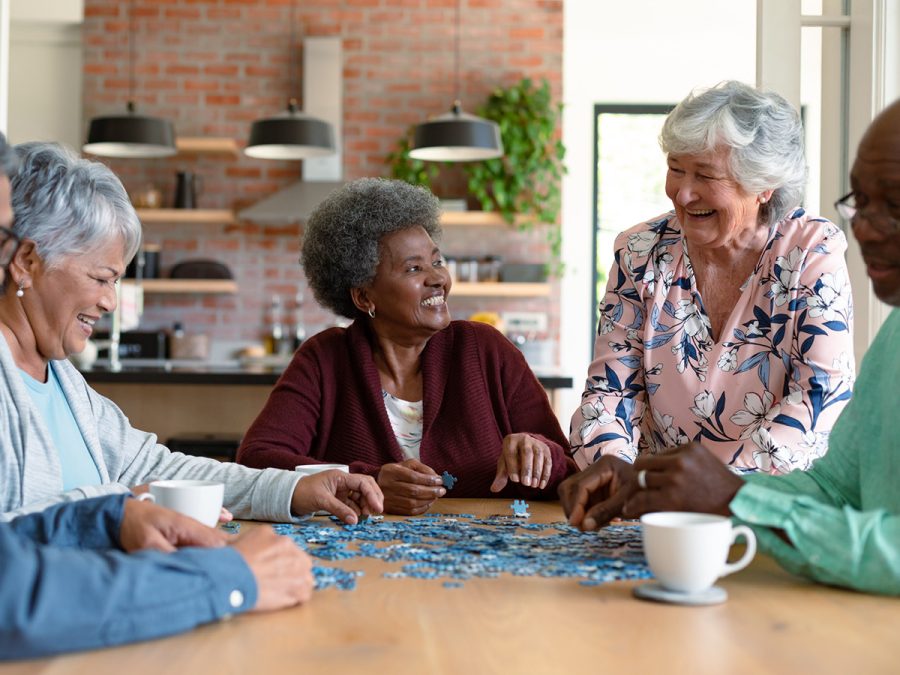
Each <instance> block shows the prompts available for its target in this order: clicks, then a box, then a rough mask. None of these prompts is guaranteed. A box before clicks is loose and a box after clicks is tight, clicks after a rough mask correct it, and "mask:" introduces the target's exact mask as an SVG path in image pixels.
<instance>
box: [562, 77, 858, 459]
mask: <svg viewBox="0 0 900 675" xmlns="http://www.w3.org/2000/svg"><path fill="white" fill-rule="evenodd" d="M660 144H661V146H662V149H663V151H664V152H665V153H666V155H667V164H668V173H667V175H666V195H667V196H668V197H669V199H671V200H672V204H673V206H674V210H672V211H670V212H669V213H666V214H663V215H661V216H658V217H656V218H653V219H651V220H648V221H646V222H644V223H641V224H640V225H637V226H635V227H632V228H631V229H629V230H626V231H625V232H623V233H622V234H621V235H619V237H618V238H617V239H616V244H615V263H614V264H613V267H612V269H611V271H610V274H609V282H608V284H607V289H606V295H605V297H604V299H603V301H602V302H601V304H600V308H599V311H600V317H599V323H598V328H597V338H596V343H595V347H594V361H593V362H592V363H591V365H590V367H589V369H588V377H587V381H586V385H585V391H584V393H583V395H582V404H581V406H580V408H579V409H578V410H577V411H576V412H575V414H574V416H573V417H572V424H571V431H570V443H571V447H572V452H573V455H574V457H575V460H576V462H577V464H578V465H579V467H580V468H584V467H586V466H588V465H590V464H591V463H593V462H595V461H597V460H599V459H600V458H601V457H602V456H603V455H611V456H614V457H619V458H621V459H624V460H627V461H629V462H633V461H634V460H635V459H636V458H637V457H638V455H639V454H642V453H645V452H649V453H661V452H666V451H667V450H668V449H672V448H675V447H678V446H680V445H683V444H685V443H688V442H689V441H702V442H703V444H704V445H705V446H706V447H707V448H709V449H710V450H711V451H712V452H713V453H714V454H716V455H717V456H718V457H719V459H721V460H722V461H723V462H724V463H725V464H726V465H728V467H729V468H731V469H732V470H734V471H736V472H738V473H744V472H754V471H764V472H768V473H787V472H789V471H792V470H793V469H806V468H808V467H809V465H810V463H811V462H812V460H813V459H815V458H816V457H818V456H820V455H822V454H823V453H824V452H825V450H826V448H827V439H828V433H829V431H830V430H831V427H832V425H833V424H834V421H835V420H836V419H837V417H838V414H839V413H840V412H841V410H842V409H843V407H844V405H845V404H846V403H847V401H848V400H849V398H850V387H851V385H852V381H853V343H852V336H851V330H852V316H853V312H852V305H851V298H850V286H849V280H848V276H847V268H846V263H845V261H844V251H845V250H846V248H847V242H846V239H845V238H844V235H843V234H842V233H841V232H840V230H838V229H837V227H835V226H834V225H833V224H832V223H830V222H828V221H827V220H825V219H823V218H818V217H815V216H811V215H810V214H808V213H806V211H804V210H803V208H801V207H800V204H801V202H802V198H803V191H804V185H805V182H806V164H805V159H804V153H803V129H802V125H801V121H800V117H799V115H798V114H797V111H796V110H794V108H792V107H791V105H790V104H789V103H788V102H787V101H785V100H784V99H783V98H782V97H781V96H778V95H777V94H774V93H764V92H759V91H757V90H756V89H753V88H752V87H749V86H747V85H745V84H741V83H739V82H724V83H722V84H720V85H719V86H717V87H714V88H712V89H708V90H706V91H703V92H700V93H694V94H691V95H690V96H688V97H687V98H686V99H685V100H683V101H682V102H681V103H679V104H678V106H677V107H676V108H675V109H674V110H673V111H672V112H671V113H670V114H669V116H668V117H667V119H666V121H665V124H664V126H663V130H662V133H661V135H660Z"/></svg>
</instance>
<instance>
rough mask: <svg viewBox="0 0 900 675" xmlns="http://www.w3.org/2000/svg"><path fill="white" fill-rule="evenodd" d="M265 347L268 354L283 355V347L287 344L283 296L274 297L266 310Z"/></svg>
mask: <svg viewBox="0 0 900 675" xmlns="http://www.w3.org/2000/svg"><path fill="white" fill-rule="evenodd" d="M265 323H266V326H265V329H266V334H265V340H264V343H265V347H266V354H281V353H283V351H282V350H283V345H284V343H285V335H286V333H285V329H284V307H283V306H282V303H281V296H278V295H273V296H272V301H271V302H270V303H269V308H268V309H267V310H266V318H265Z"/></svg>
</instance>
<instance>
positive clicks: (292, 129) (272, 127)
mask: <svg viewBox="0 0 900 675" xmlns="http://www.w3.org/2000/svg"><path fill="white" fill-rule="evenodd" d="M296 8H297V3H296V0H295V2H293V3H291V51H290V55H291V91H292V92H295V91H296V90H297V64H296V59H295V58H294V54H295V53H296V41H297V36H296V28H295V27H296V25H297V24H296V19H295V13H296ZM335 152H336V149H335V144H334V130H333V129H332V127H331V125H330V124H329V123H328V122H326V121H325V120H321V119H319V118H317V117H312V116H311V115H307V114H305V113H303V112H301V111H300V109H299V107H298V106H297V99H296V98H293V97H292V98H290V99H288V105H287V110H286V111H284V112H283V113H281V114H280V115H275V116H274V117H265V118H263V119H259V120H256V121H255V122H254V123H253V124H252V125H251V126H250V138H249V140H248V141H247V147H246V148H244V154H245V155H247V156H248V157H255V158H257V159H309V158H312V157H325V156H327V155H333V154H334V153H335Z"/></svg>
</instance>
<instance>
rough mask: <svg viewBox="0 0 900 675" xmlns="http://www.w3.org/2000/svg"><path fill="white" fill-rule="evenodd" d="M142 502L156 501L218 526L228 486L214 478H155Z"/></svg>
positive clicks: (142, 497)
mask: <svg viewBox="0 0 900 675" xmlns="http://www.w3.org/2000/svg"><path fill="white" fill-rule="evenodd" d="M149 490H150V491H149V492H145V493H144V494H142V495H139V496H138V499H140V500H141V501H151V502H156V503H157V504H159V505H160V506H165V507H166V508H168V509H172V510H173V511H178V513H182V514H184V515H186V516H190V517H191V518H194V519H195V520H199V521H200V522H201V523H203V524H204V525H206V526H208V527H215V526H216V524H217V523H218V522H219V515H220V514H221V513H222V500H223V499H224V497H225V485H224V483H220V482H218V481H214V480H155V481H153V482H152V483H150V485H149Z"/></svg>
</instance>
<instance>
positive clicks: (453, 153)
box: [409, 0, 503, 162]
mask: <svg viewBox="0 0 900 675" xmlns="http://www.w3.org/2000/svg"><path fill="white" fill-rule="evenodd" d="M459 4H460V0H456V37H455V43H456V48H455V50H454V53H455V55H454V68H455V70H456V100H455V101H454V102H453V107H452V108H451V109H450V112H447V113H445V114H443V115H439V116H438V117H435V118H433V119H431V120H429V121H427V122H423V123H422V124H419V125H418V126H417V127H416V129H415V132H414V133H413V142H412V149H411V150H410V151H409V156H410V157H412V158H413V159H421V160H424V161H426V162H480V161H483V160H486V159H496V158H497V157H502V156H503V141H502V140H501V138H500V127H499V126H497V123H496V122H493V121H491V120H486V119H484V118H483V117H477V116H476V115H470V114H468V113H465V112H463V111H462V106H461V104H460V96H459V89H460V85H459V82H460V80H459V40H460V9H459Z"/></svg>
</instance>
